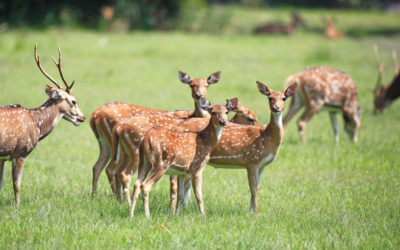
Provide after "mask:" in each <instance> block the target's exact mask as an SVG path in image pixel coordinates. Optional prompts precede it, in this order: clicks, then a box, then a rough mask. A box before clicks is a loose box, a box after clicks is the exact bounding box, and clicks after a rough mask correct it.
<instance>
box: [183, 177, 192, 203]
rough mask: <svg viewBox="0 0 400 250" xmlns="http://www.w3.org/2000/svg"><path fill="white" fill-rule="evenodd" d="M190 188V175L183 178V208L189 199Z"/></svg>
mask: <svg viewBox="0 0 400 250" xmlns="http://www.w3.org/2000/svg"><path fill="white" fill-rule="evenodd" d="M190 186H192V178H191V177H190V175H186V176H185V196H184V199H183V206H184V207H185V208H186V207H187V205H188V203H189V199H190Z"/></svg>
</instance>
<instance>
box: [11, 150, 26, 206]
mask: <svg viewBox="0 0 400 250" xmlns="http://www.w3.org/2000/svg"><path fill="white" fill-rule="evenodd" d="M24 161H25V158H23V157H19V158H17V159H13V160H12V177H13V188H14V196H15V202H16V204H17V206H19V204H20V201H21V199H20V196H19V190H20V185H21V176H22V168H23V166H24Z"/></svg>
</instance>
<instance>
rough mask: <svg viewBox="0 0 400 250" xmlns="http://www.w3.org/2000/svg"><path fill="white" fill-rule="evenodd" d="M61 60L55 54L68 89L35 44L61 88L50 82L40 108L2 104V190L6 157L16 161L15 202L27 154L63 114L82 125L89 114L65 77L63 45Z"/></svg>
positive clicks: (0, 129) (14, 168) (0, 156)
mask: <svg viewBox="0 0 400 250" xmlns="http://www.w3.org/2000/svg"><path fill="white" fill-rule="evenodd" d="M58 52H59V54H58V56H59V57H58V62H57V61H56V60H55V59H54V58H53V60H54V63H55V64H56V66H57V68H58V71H59V73H60V76H61V79H62V81H63V82H64V84H65V86H66V89H65V90H64V89H63V88H62V87H61V85H60V83H59V82H57V81H56V80H54V79H53V78H52V77H51V76H50V75H48V74H47V73H46V72H45V71H44V69H43V68H42V66H41V65H40V60H39V56H38V54H37V46H36V45H35V53H34V55H35V61H36V64H37V66H38V67H39V70H40V71H41V72H42V73H43V74H44V76H46V78H47V79H49V80H50V81H51V82H52V83H53V84H54V85H56V87H57V88H54V87H52V86H50V85H46V94H47V95H48V96H49V99H48V100H47V101H46V102H45V103H44V104H42V105H41V106H40V107H38V108H34V109H27V108H24V107H22V106H21V105H9V106H3V107H0V190H1V188H2V187H3V171H4V163H5V161H11V162H12V177H13V188H14V196H15V202H16V204H17V206H19V204H20V194H19V193H20V184H21V175H22V168H23V165H24V161H25V158H26V157H27V156H28V155H29V154H30V152H31V151H32V150H33V149H34V148H35V147H36V144H37V143H38V142H39V141H40V140H42V139H43V138H45V137H46V136H47V135H48V134H50V132H51V131H52V130H53V129H54V128H55V126H56V125H57V124H58V122H59V121H60V119H61V118H64V119H66V120H68V121H70V122H72V123H73V124H74V125H76V126H79V125H80V123H81V122H83V121H84V120H85V116H84V115H83V114H82V112H81V110H80V109H79V108H78V105H77V104H76V100H75V97H74V96H73V95H72V86H73V85H74V82H72V83H71V85H69V84H68V83H67V81H66V80H65V78H64V76H63V73H62V70H61V50H60V48H59V51H58Z"/></svg>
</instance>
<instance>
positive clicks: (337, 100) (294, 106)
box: [283, 66, 361, 143]
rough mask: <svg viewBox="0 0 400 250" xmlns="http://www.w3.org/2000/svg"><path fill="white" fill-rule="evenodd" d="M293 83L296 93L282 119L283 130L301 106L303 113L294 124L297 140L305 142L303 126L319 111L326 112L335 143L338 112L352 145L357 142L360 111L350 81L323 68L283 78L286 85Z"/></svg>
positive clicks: (337, 131) (337, 72)
mask: <svg viewBox="0 0 400 250" xmlns="http://www.w3.org/2000/svg"><path fill="white" fill-rule="evenodd" d="M293 82H296V83H297V84H298V86H299V87H298V90H297V92H296V94H295V95H294V97H293V98H292V102H291V103H290V107H289V111H288V113H287V114H286V116H285V117H284V118H283V125H284V126H286V125H287V124H288V122H289V121H290V120H291V119H292V118H293V116H294V115H295V114H296V113H297V112H298V111H299V110H300V109H301V108H302V107H303V106H304V107H305V110H304V112H303V114H302V115H301V116H300V118H299V119H298V121H297V126H298V130H299V135H300V139H301V141H302V142H303V143H305V142H306V136H305V127H306V123H307V122H308V121H309V120H310V119H311V118H312V116H313V115H314V114H315V113H317V112H318V111H319V110H321V109H322V108H326V109H328V110H329V116H330V120H331V123H332V127H333V133H334V138H335V142H338V141H339V127H338V123H337V118H336V114H337V113H338V112H340V111H341V112H342V116H343V120H344V129H345V131H346V133H347V135H348V136H349V138H350V139H351V140H352V141H353V142H357V140H358V130H359V129H360V126H361V108H360V106H359V105H358V90H357V86H356V84H355V82H354V81H353V79H352V78H351V77H350V76H349V75H347V74H346V73H344V72H342V71H340V70H337V69H334V68H331V67H327V66H317V67H310V68H307V69H305V70H304V71H302V72H299V73H297V74H294V75H291V76H289V77H288V78H287V80H286V84H285V85H288V84H291V83H293Z"/></svg>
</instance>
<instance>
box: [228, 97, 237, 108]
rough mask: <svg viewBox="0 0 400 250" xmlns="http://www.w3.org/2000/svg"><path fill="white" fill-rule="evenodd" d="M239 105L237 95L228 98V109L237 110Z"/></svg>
mask: <svg viewBox="0 0 400 250" xmlns="http://www.w3.org/2000/svg"><path fill="white" fill-rule="evenodd" d="M237 105H238V99H237V98H236V97H235V98H232V99H230V100H228V99H226V108H227V109H228V111H235V110H237Z"/></svg>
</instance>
